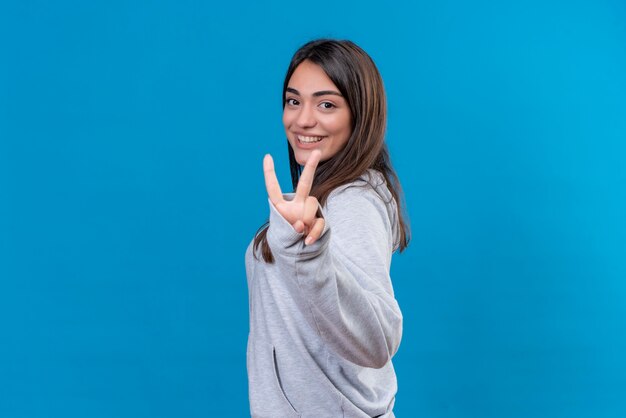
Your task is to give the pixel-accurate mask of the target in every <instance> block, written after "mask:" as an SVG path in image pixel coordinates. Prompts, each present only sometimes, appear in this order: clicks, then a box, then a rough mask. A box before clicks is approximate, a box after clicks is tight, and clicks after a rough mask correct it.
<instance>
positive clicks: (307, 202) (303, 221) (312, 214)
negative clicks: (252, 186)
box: [263, 150, 324, 245]
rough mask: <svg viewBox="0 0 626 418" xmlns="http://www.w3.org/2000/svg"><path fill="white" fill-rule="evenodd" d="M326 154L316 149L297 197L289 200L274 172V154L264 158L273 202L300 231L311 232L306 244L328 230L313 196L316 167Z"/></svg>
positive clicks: (302, 176)
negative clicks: (325, 229) (318, 212)
mask: <svg viewBox="0 0 626 418" xmlns="http://www.w3.org/2000/svg"><path fill="white" fill-rule="evenodd" d="M321 155H322V153H321V152H320V151H319V150H313V152H311V155H310V156H309V159H308V160H307V161H306V164H305V165H304V169H303V170H302V174H301V175H300V180H299V181H298V186H297V187H296V194H295V197H294V198H293V200H285V199H284V198H283V193H282V192H281V190H280V185H279V184H278V179H277V178H276V172H275V171H274V160H272V156H271V155H269V154H267V155H266V156H265V158H264V159H263V173H264V175H265V187H266V188H267V195H268V196H269V198H270V201H271V202H272V204H273V205H274V207H275V208H276V210H278V213H280V214H281V215H282V217H283V218H285V219H286V220H287V222H289V223H290V224H291V226H292V227H293V229H295V231H296V232H298V233H304V234H305V235H307V238H306V239H305V241H304V243H305V244H306V245H311V244H313V243H314V242H315V241H316V240H317V239H318V238H319V237H320V235H321V234H322V232H323V231H324V218H318V217H317V216H316V215H317V210H318V208H319V203H318V201H317V199H316V198H315V197H313V196H309V193H310V192H311V186H312V185H313V178H314V177H315V168H316V167H317V164H318V163H319V161H320V156H321Z"/></svg>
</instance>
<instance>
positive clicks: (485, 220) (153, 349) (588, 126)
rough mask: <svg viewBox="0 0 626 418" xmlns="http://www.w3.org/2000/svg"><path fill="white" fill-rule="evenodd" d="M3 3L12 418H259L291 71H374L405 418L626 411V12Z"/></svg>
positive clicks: (475, 6) (6, 407)
mask: <svg viewBox="0 0 626 418" xmlns="http://www.w3.org/2000/svg"><path fill="white" fill-rule="evenodd" d="M8 3H9V2H2V5H1V6H0V416H1V417H7V418H12V417H209V416H210V417H215V416H232V417H245V416H247V415H248V401H247V381H246V369H245V349H246V338H247V331H248V323H247V320H248V311H247V309H248V301H247V289H246V283H245V271H244V265H243V256H244V250H245V248H246V246H247V244H248V242H249V240H250V239H251V238H252V235H253V234H254V232H255V231H256V229H257V228H258V227H259V226H260V225H261V224H262V222H264V220H265V218H266V216H267V206H266V195H265V189H264V186H263V176H262V169H261V162H262V157H263V155H264V154H265V153H267V152H269V153H272V154H273V155H274V157H275V159H276V164H277V167H278V174H279V179H280V180H281V182H282V183H283V184H284V185H285V186H284V187H285V188H286V186H287V185H288V183H289V180H288V179H289V178H288V167H287V155H286V145H285V143H286V141H285V138H284V135H283V131H282V125H281V107H280V103H281V98H280V91H281V83H282V77H283V74H284V72H285V70H286V67H287V64H288V62H289V59H290V57H291V54H292V53H293V52H294V51H295V49H296V48H297V47H298V46H300V45H301V44H302V43H304V42H306V41H308V40H310V39H312V38H316V37H321V36H330V37H338V38H349V39H352V40H354V41H355V42H357V43H358V44H360V45H361V46H362V47H363V48H365V49H366V50H367V51H368V52H369V53H370V55H371V56H372V57H373V58H374V60H375V61H376V62H377V64H378V66H379V68H380V71H381V73H382V75H383V78H384V80H385V84H386V87H387V93H388V98H389V129H388V141H389V146H390V148H391V151H392V157H393V160H394V163H395V166H396V168H397V171H398V173H399V175H400V178H401V180H402V182H403V186H404V189H405V192H406V196H407V204H408V210H409V214H410V218H411V221H412V229H413V241H412V245H411V247H410V249H409V250H408V251H407V252H406V253H404V254H401V255H399V256H395V258H394V265H393V268H392V272H393V280H394V286H395V290H396V294H397V298H398V300H399V302H400V305H401V308H402V310H403V313H404V317H405V323H404V338H403V341H402V345H401V348H400V351H399V353H398V354H397V356H396V358H395V365H396V369H397V373H398V380H399V388H400V389H399V393H398V397H397V407H396V413H397V415H398V416H399V417H432V418H439V417H450V418H461V417H463V418H464V417H468V418H469V417H486V418H501V417H568V418H571V417H590V418H598V417H623V416H626V397H625V396H624V394H625V393H626V282H625V279H626V261H625V260H626V221H625V218H624V217H625V215H624V214H625V213H626V168H625V167H626V47H625V45H626V6H625V4H624V3H623V2H622V1H618V0H616V1H597V0H588V1H552V2H550V1H548V2H546V1H537V0H534V1H527V2H515V3H519V4H514V3H513V2H499V3H505V4H493V3H498V2H489V1H477V2H460V1H451V0H448V1H437V2H430V1H418V2H411V3H407V4H404V5H400V4H393V3H387V5H385V4H375V3H368V2H362V1H359V2H357V1H354V2H349V3H315V2H305V3H294V2H282V3H269V2H268V3H265V4H261V3H259V4H244V3H237V2H226V3H221V4H219V5H215V4H213V3H209V2H206V1H193V2H184V1H183V2H174V1H159V2H153V1H133V2H120V1H99V2H80V1H58V2H33V1H30V2H28V1H26V2H22V1H13V2H11V3H12V4H8Z"/></svg>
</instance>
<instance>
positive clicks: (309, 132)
mask: <svg viewBox="0 0 626 418" xmlns="http://www.w3.org/2000/svg"><path fill="white" fill-rule="evenodd" d="M351 119H352V114H351V112H350V109H349V108H348V103H347V102H346V100H345V99H344V97H343V96H342V95H341V93H339V89H338V88H337V86H335V84H334V83H333V82H332V81H331V80H330V78H328V76H327V75H326V73H325V72H324V70H323V69H322V67H320V66H319V65H317V64H314V63H312V62H311V61H309V60H306V61H303V62H302V63H301V64H300V65H298V67H296V69H295V71H294V72H293V74H292V75H291V78H290V79H289V83H288V84H287V91H286V92H285V108H284V110H283V124H284V125H285V133H286V134H287V139H288V140H289V144H290V145H291V148H292V149H293V152H294V154H295V157H296V161H298V164H300V165H304V164H305V163H306V160H307V159H308V158H309V155H310V154H311V151H312V150H314V149H319V150H320V151H321V152H322V156H321V161H325V160H328V159H329V158H331V157H332V156H334V155H335V154H337V153H338V152H339V151H341V149H342V148H343V147H344V146H345V145H346V143H347V142H348V138H350V134H351V133H352V120H351Z"/></svg>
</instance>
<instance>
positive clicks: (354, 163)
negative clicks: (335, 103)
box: [254, 39, 410, 263]
mask: <svg viewBox="0 0 626 418" xmlns="http://www.w3.org/2000/svg"><path fill="white" fill-rule="evenodd" d="M305 60H309V61H311V62H312V63H314V64H317V65H319V66H320V67H322V69H323V70H324V71H325V72H326V75H328V77H329V78H330V79H331V80H332V82H333V83H334V84H335V86H337V88H338V89H339V92H340V93H341V94H342V95H343V97H344V98H345V99H346V101H347V103H348V107H349V108H350V112H351V114H352V134H351V135H350V138H349V139H348V142H347V143H346V146H345V147H344V148H343V149H342V150H341V151H339V152H338V153H337V154H335V155H334V156H333V157H331V158H330V159H328V160H327V161H324V162H321V163H320V164H319V165H318V167H317V170H316V171H315V179H314V181H313V186H312V188H311V193H310V194H311V196H315V197H316V198H317V200H318V201H319V202H320V204H321V205H322V206H324V205H325V204H326V199H327V198H328V195H329V194H330V193H331V192H332V191H333V190H334V189H336V188H337V187H339V186H342V185H344V184H347V183H350V182H352V181H354V180H356V179H357V178H359V177H360V176H361V175H362V174H364V173H365V172H366V171H367V169H369V168H372V169H374V170H378V171H379V172H380V173H382V175H383V176H384V178H385V180H386V182H387V187H388V188H389V191H390V192H391V194H392V196H393V197H394V199H395V200H396V202H397V207H398V222H399V242H398V248H399V250H400V252H402V251H403V250H404V249H405V248H406V247H407V245H408V244H409V241H410V230H409V224H408V221H407V220H406V219H407V217H406V211H405V208H404V199H403V193H402V187H401V186H400V181H399V180H398V176H397V175H396V172H395V170H394V169H393V166H392V165H391V159H390V157H389V151H388V149H387V145H386V144H385V129H386V127H387V100H386V97H385V89H384V86H383V80H382V78H381V76H380V73H379V72H378V69H377V68H376V65H375V64H374V61H372V59H371V58H370V56H369V55H367V53H366V52H365V51H363V50H362V49H361V48H360V47H358V46H357V45H356V44H354V43H353V42H351V41H345V40H344V41H341V40H333V39H318V40H314V41H311V42H308V43H306V44H305V45H303V46H302V47H301V48H300V49H298V50H297V51H296V53H295V54H294V56H293V58H292V59H291V62H290V63H289V68H288V69H287V74H286V75H285V81H284V84H283V96H282V102H283V108H284V107H285V103H286V100H285V93H286V91H287V86H288V84H289V80H290V79H291V75H292V74H293V72H294V71H295V69H296V68H297V67H298V65H300V64H301V63H302V62H303V61H305ZM287 149H288V152H289V166H290V169H291V182H292V185H293V188H294V190H295V188H296V186H297V185H298V180H299V179H300V174H301V173H302V166H300V164H298V162H297V161H296V158H295V155H294V152H293V150H292V149H291V146H290V145H289V142H287ZM268 226H269V221H268V222H266V223H265V224H263V225H262V226H261V227H260V228H259V230H258V231H257V234H256V236H255V238H254V250H255V251H254V254H255V257H256V250H257V248H258V246H259V245H260V246H261V253H262V255H263V259H264V260H265V262H267V263H273V261H274V257H273V255H272V251H271V249H270V247H269V245H268V243H267V228H268Z"/></svg>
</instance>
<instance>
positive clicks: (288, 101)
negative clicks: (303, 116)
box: [286, 98, 300, 106]
mask: <svg viewBox="0 0 626 418" xmlns="http://www.w3.org/2000/svg"><path fill="white" fill-rule="evenodd" d="M286 102H287V104H288V105H289V106H297V105H299V104H300V103H299V102H298V101H297V100H296V99H291V98H290V99H287V100H286Z"/></svg>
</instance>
